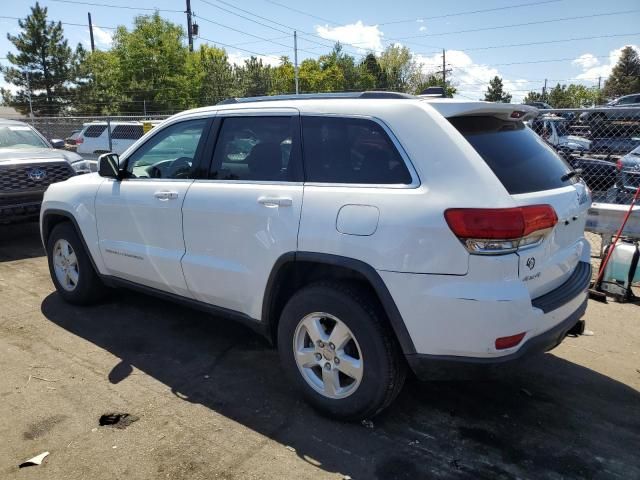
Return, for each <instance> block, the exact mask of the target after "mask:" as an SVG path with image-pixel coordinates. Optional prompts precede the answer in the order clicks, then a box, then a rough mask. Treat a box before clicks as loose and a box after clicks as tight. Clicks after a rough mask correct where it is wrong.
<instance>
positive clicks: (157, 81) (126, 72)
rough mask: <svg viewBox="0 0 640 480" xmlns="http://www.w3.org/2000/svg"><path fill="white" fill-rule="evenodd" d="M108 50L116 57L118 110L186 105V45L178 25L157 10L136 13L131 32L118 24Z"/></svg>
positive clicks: (171, 108)
mask: <svg viewBox="0 0 640 480" xmlns="http://www.w3.org/2000/svg"><path fill="white" fill-rule="evenodd" d="M111 52H112V53H113V54H114V55H115V56H116V58H117V64H118V67H119V68H118V77H119V79H118V83H119V85H120V88H121V93H122V98H123V102H122V107H121V111H122V112H132V113H133V112H135V113H139V112H141V111H142V109H143V108H144V106H145V105H146V110H147V112H155V113H159V112H167V111H175V110H180V109H184V108H187V107H188V106H189V98H191V97H192V95H191V94H190V93H189V92H184V91H183V90H182V87H183V86H184V84H185V81H184V80H185V75H186V59H187V48H186V47H185V45H184V31H183V29H182V27H181V26H179V25H176V24H174V23H171V22H169V21H167V20H164V19H163V18H161V17H160V14H159V13H158V12H155V13H154V14H153V15H142V16H138V17H136V18H135V20H134V26H133V30H132V31H128V30H127V29H126V28H125V27H123V26H120V27H118V29H117V30H116V33H115V35H114V36H113V47H112V49H111Z"/></svg>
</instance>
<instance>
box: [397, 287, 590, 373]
mask: <svg viewBox="0 0 640 480" xmlns="http://www.w3.org/2000/svg"><path fill="white" fill-rule="evenodd" d="M587 301H588V300H587V299H586V298H585V299H584V301H583V302H582V303H581V304H580V306H579V307H578V309H577V310H575V311H574V312H573V313H571V314H570V315H569V316H568V317H567V318H565V319H564V320H563V321H561V322H560V323H558V324H557V325H556V326H555V327H553V328H551V329H550V330H547V331H546V332H543V333H541V334H539V335H536V336H535V337H531V338H530V339H529V340H527V341H526V342H525V343H524V344H523V345H522V346H521V347H520V348H519V349H518V350H517V351H516V352H513V353H511V354H508V355H505V356H502V357H493V358H477V357H457V356H450V355H424V354H414V355H407V356H406V358H407V362H408V363H409V366H410V367H411V369H412V370H413V371H414V373H415V374H416V376H417V377H418V378H421V379H425V380H427V379H431V380H433V379H439V378H448V379H451V378H470V377H474V376H477V375H487V374H491V373H496V371H498V370H502V369H504V367H510V366H514V365H517V364H518V363H520V362H522V361H523V360H526V359H528V358H529V357H531V356H534V355H537V354H540V353H544V352H548V351H549V350H552V349H553V348H555V347H557V346H558V345H560V343H561V342H562V340H564V338H565V337H566V336H567V333H568V332H569V331H570V330H571V329H572V328H573V327H574V326H575V325H576V324H577V323H578V321H579V320H580V319H581V318H582V316H583V315H584V313H585V311H586V310H587Z"/></svg>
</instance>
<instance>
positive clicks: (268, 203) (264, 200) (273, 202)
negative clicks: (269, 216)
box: [258, 197, 293, 207]
mask: <svg viewBox="0 0 640 480" xmlns="http://www.w3.org/2000/svg"><path fill="white" fill-rule="evenodd" d="M258 203H260V204H262V205H264V206H265V207H290V206H291V205H293V199H292V198H291V197H259V198H258Z"/></svg>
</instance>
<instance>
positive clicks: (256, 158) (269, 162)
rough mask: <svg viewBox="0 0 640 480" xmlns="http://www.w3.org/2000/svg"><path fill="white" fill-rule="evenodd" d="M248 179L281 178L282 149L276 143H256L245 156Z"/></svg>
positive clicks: (271, 179)
mask: <svg viewBox="0 0 640 480" xmlns="http://www.w3.org/2000/svg"><path fill="white" fill-rule="evenodd" d="M247 165H248V167H249V178H248V180H262V181H277V180H282V151H281V149H280V145H279V144H277V143H258V144H257V145H255V146H254V147H253V148H252V149H251V152H250V153H249V155H248V156H247Z"/></svg>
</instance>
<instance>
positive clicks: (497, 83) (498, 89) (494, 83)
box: [484, 75, 511, 103]
mask: <svg viewBox="0 0 640 480" xmlns="http://www.w3.org/2000/svg"><path fill="white" fill-rule="evenodd" d="M484 100H485V101H486V102H499V103H511V94H510V93H508V92H506V91H505V90H504V86H503V84H502V79H501V78H500V77H498V76H497V75H496V76H495V77H493V78H492V79H491V80H489V86H488V87H487V92H486V93H485V94H484Z"/></svg>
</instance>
